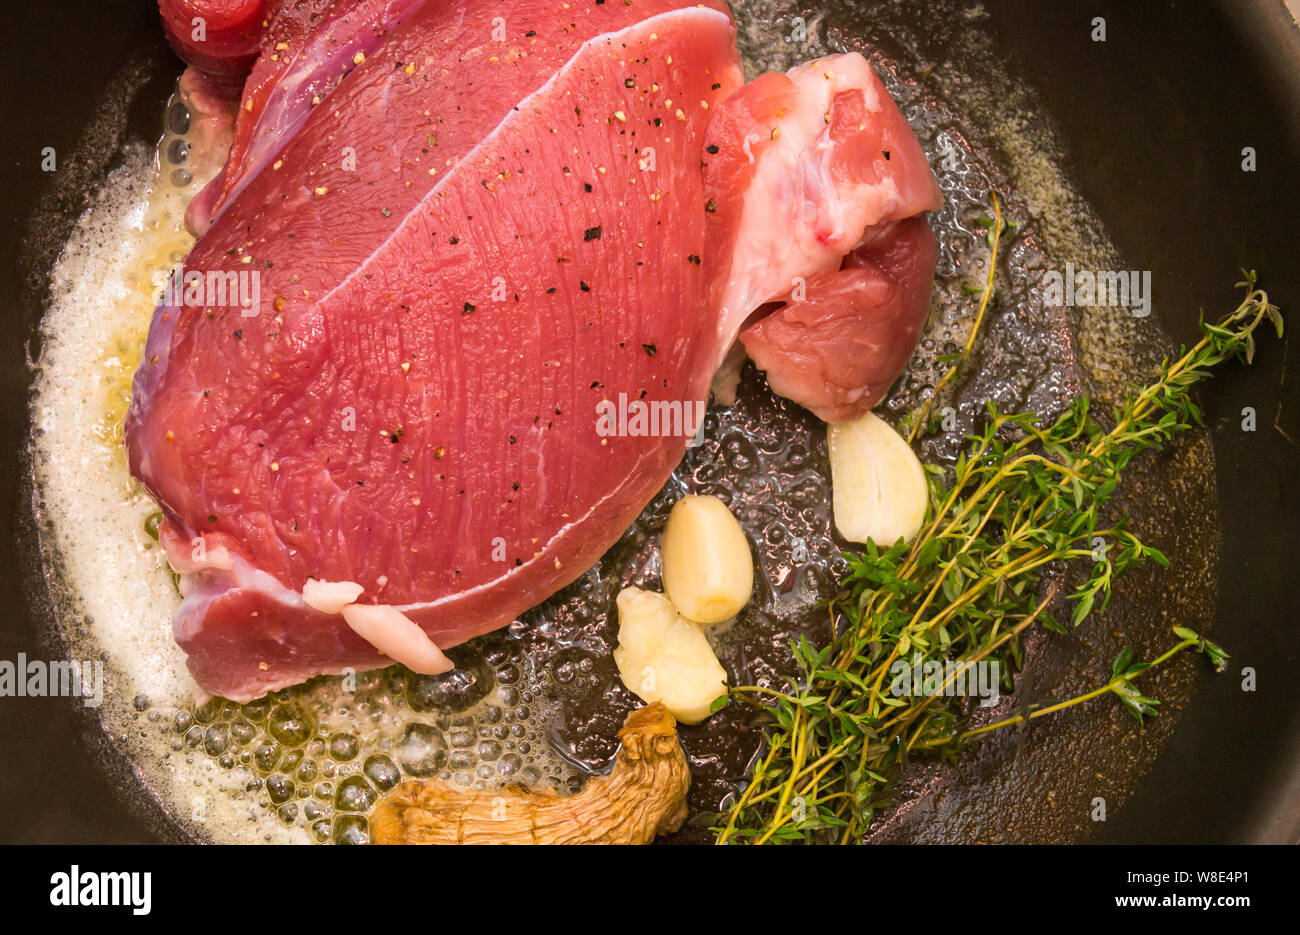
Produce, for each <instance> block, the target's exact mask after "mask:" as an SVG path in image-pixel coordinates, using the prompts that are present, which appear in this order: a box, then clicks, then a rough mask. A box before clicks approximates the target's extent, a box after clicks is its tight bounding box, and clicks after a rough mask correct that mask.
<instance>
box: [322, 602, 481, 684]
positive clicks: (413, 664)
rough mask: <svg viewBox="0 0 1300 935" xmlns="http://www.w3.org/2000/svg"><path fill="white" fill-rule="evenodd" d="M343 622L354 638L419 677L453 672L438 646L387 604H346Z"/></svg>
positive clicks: (452, 666) (404, 616)
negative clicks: (354, 635) (349, 628)
mask: <svg viewBox="0 0 1300 935" xmlns="http://www.w3.org/2000/svg"><path fill="white" fill-rule="evenodd" d="M342 614H343V619H344V620H345V621H347V625H348V626H349V627H351V628H352V630H353V632H354V633H356V634H357V636H359V637H361V638H362V639H363V640H365V641H366V642H367V643H369V644H370V645H371V646H373V647H375V649H377V650H379V651H380V652H381V653H383V654H384V655H385V656H387V657H388V658H390V659H392V660H393V661H394V662H400V663H401V664H402V665H404V666H406V667H407V668H408V669H410V670H411V671H412V672H416V673H419V674H420V675H441V674H442V673H443V672H450V671H451V670H452V669H454V668H456V664H455V663H454V662H452V661H451V660H450V659H448V658H447V657H446V655H444V653H443V651H442V650H441V649H439V648H438V644H437V643H435V642H434V641H433V640H431V639H429V635H428V634H427V633H425V632H424V630H422V629H420V625H419V624H417V623H416V622H415V621H414V620H412V619H411V618H410V617H408V616H406V615H405V614H403V613H402V612H401V611H400V610H398V609H397V608H396V607H392V606H390V605H388V604H348V605H347V606H346V607H344V608H343V610H342Z"/></svg>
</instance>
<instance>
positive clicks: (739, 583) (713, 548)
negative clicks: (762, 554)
mask: <svg viewBox="0 0 1300 935" xmlns="http://www.w3.org/2000/svg"><path fill="white" fill-rule="evenodd" d="M659 551H660V559H661V562H660V564H661V566H662V577H663V583H664V591H665V592H666V593H667V595H668V599H669V600H670V601H672V603H673V606H674V607H676V608H677V610H678V612H679V613H680V614H681V615H682V616H684V617H686V618H687V619H688V620H694V621H695V622H696V623H719V622H721V621H723V620H726V619H727V618H728V617H734V616H735V615H736V614H738V613H740V611H741V609H742V608H743V607H744V606H745V605H746V604H748V603H749V599H750V597H752V596H753V593H754V559H753V556H752V555H751V554H750V551H749V540H747V539H746V538H745V532H744V530H743V529H741V528H740V523H738V522H737V521H736V517H734V516H732V515H731V511H730V510H729V509H727V505H726V504H725V503H723V502H722V501H721V500H719V499H718V498H717V497H702V496H688V497H683V498H682V499H681V500H678V501H677V503H676V504H674V505H673V509H672V512H671V513H670V514H669V515H668V524H667V525H666V526H665V527H664V532H663V537H662V538H661V540H660V544H659Z"/></svg>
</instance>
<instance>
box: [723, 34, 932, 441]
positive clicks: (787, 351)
mask: <svg viewBox="0 0 1300 935" xmlns="http://www.w3.org/2000/svg"><path fill="white" fill-rule="evenodd" d="M708 152H709V153H710V155H706V157H705V158H706V159H707V160H708V165H707V167H706V169H705V187H706V193H707V196H708V198H709V206H710V209H711V210H710V213H709V218H710V227H709V234H708V238H707V240H708V243H709V248H710V249H709V252H708V253H707V255H706V262H705V269H706V271H707V272H708V273H709V276H710V282H711V290H712V301H713V302H714V303H715V304H716V305H717V306H719V307H720V309H721V314H720V316H719V319H718V321H719V329H720V338H721V344H720V346H721V347H722V348H723V350H724V353H725V352H726V349H727V348H731V347H732V345H733V342H734V341H735V339H736V337H737V335H738V334H739V335H740V340H741V343H742V344H743V345H744V348H745V350H746V351H748V352H749V353H750V355H751V356H752V357H753V358H754V361H755V364H756V365H757V366H759V367H760V368H761V369H763V370H766V371H767V378H768V384H769V385H770V386H771V388H772V390H773V391H774V392H776V393H778V394H779V395H782V396H788V397H789V398H791V399H793V400H795V401H796V402H799V403H801V404H803V405H804V406H807V407H808V408H809V409H812V410H813V412H815V413H817V415H819V416H821V417H822V418H823V419H828V420H833V421H847V420H849V419H853V418H856V417H857V416H860V415H862V414H863V413H865V412H866V411H867V410H869V409H870V408H871V407H872V406H874V405H875V404H876V403H877V402H879V401H880V399H881V398H882V397H883V396H884V394H885V392H886V391H887V390H888V389H889V386H890V384H892V383H893V382H894V380H895V379H896V378H897V377H898V375H899V374H900V373H902V371H903V367H904V366H906V364H907V360H908V358H909V357H910V356H911V354H912V351H913V350H914V349H915V347H916V339H917V336H918V335H919V334H920V330H921V327H922V326H923V325H924V323H925V317H926V313H927V311H928V309H929V304H930V282H931V280H932V279H933V278H934V264H935V249H934V238H933V236H932V235H931V236H927V234H928V229H927V231H926V232H925V233H923V232H922V231H921V228H922V227H924V226H925V224H924V221H920V222H918V223H919V225H920V226H917V225H916V224H912V225H896V224H895V223H894V222H897V221H902V220H904V219H907V218H913V217H916V216H917V215H920V214H921V213H922V212H925V211H933V210H935V209H937V208H938V207H939V206H940V205H941V204H942V196H941V195H940V193H939V186H938V183H937V182H936V181H935V178H934V176H933V174H931V172H930V169H929V167H928V166H927V165H926V161H925V155H924V153H923V152H922V150H921V146H920V144H919V143H918V142H917V140H916V136H915V135H914V134H913V133H912V129H911V127H909V126H908V124H907V121H906V120H905V119H904V118H903V115H902V114H901V113H899V111H898V107H897V105H895V104H894V101H893V99H892V98H891V97H890V96H889V92H888V91H886V90H885V86H884V85H883V84H882V83H881V81H880V79H879V77H877V76H876V73H875V72H874V71H872V69H871V66H870V65H869V64H867V61H866V60H865V59H864V58H863V57H862V56H861V55H858V54H856V53H851V54H847V55H833V56H829V57H827V58H823V59H818V60H817V61H813V62H808V63H807V64H804V65H800V66H799V67H797V68H794V69H792V70H791V71H790V72H789V73H788V74H785V75H778V74H768V75H763V76H761V77H759V78H757V79H755V80H754V81H752V82H750V83H749V84H747V85H746V86H745V87H743V88H742V89H741V90H739V91H738V92H736V93H735V94H733V95H732V96H731V97H730V98H728V99H727V100H726V101H724V102H723V104H722V105H721V106H720V107H719V108H718V113H717V115H716V116H715V118H714V120H713V123H712V124H711V125H710V128H709V141H708ZM859 248H860V249H861V250H862V251H864V252H862V253H861V254H860V255H859V256H860V260H861V262H855V263H853V264H851V265H857V266H859V267H860V269H859V271H857V272H854V273H843V274H842V273H839V272H838V270H839V269H840V266H841V264H842V263H843V261H844V258H845V256H846V255H848V254H850V253H851V252H852V251H854V250H855V249H859ZM891 286H894V287H896V288H891ZM792 293H793V294H795V295H796V296H802V298H799V299H798V300H797V301H795V302H793V303H791V304H790V305H789V306H787V307H786V308H785V309H784V310H782V311H780V312H777V313H776V315H775V316H774V317H769V318H766V319H762V320H760V321H759V322H758V323H757V324H752V320H753V317H754V316H755V313H756V312H758V311H759V310H760V309H761V308H762V307H763V306H765V305H767V304H768V303H771V302H776V301H784V300H786V299H787V298H789V297H790V296H791V294H792ZM751 324H752V327H750V328H749V330H743V329H745V327H746V325H751ZM842 340H850V341H852V342H854V343H853V345H851V346H847V347H846V346H841V345H840V344H839V342H840V341H842ZM743 362H744V357H743V354H741V353H740V352H739V351H738V349H737V350H733V352H732V353H731V355H730V356H729V357H727V359H726V364H725V366H723V368H722V372H721V373H720V375H719V381H718V382H717V383H715V390H716V391H717V395H718V396H719V397H720V398H721V399H722V400H723V401H727V400H728V399H729V398H730V397H731V396H732V395H733V394H734V392H735V383H736V381H737V380H738V379H739V375H740V365H741V364H743Z"/></svg>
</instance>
